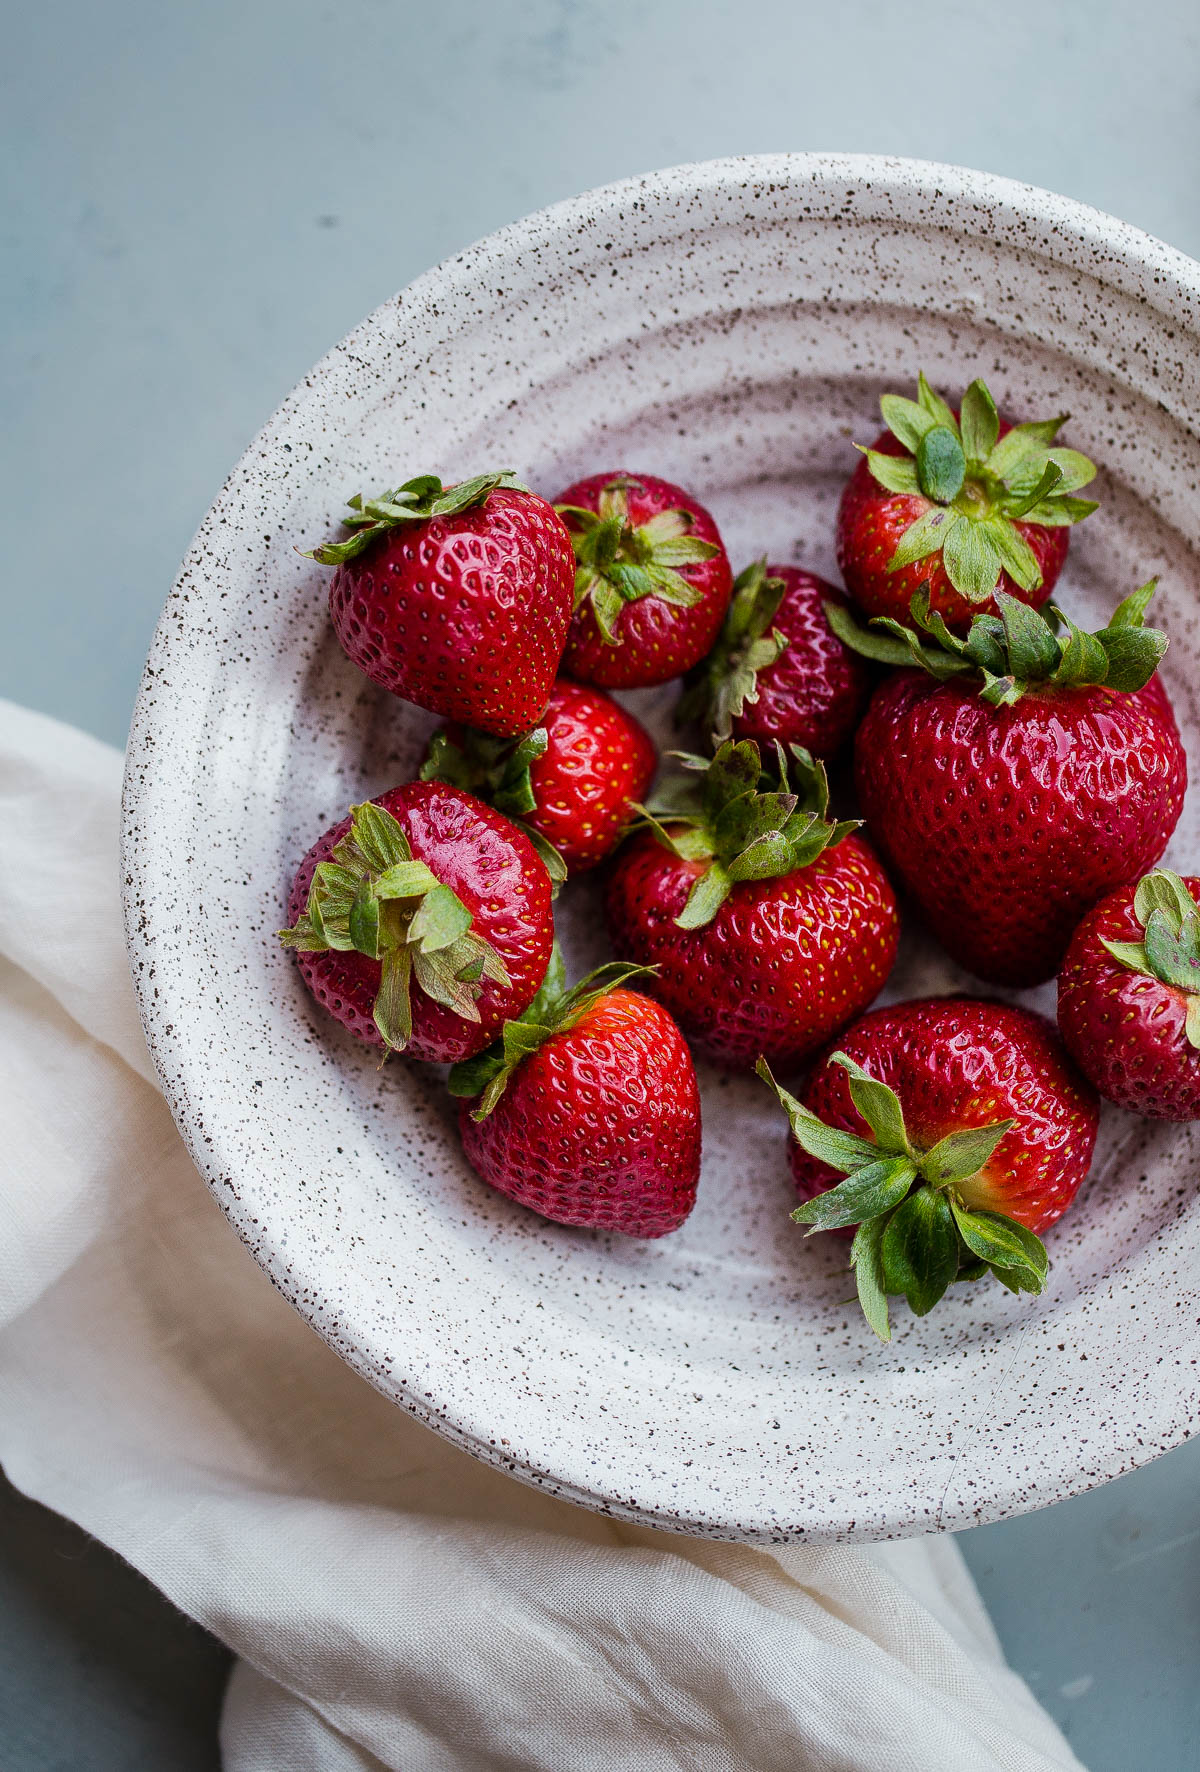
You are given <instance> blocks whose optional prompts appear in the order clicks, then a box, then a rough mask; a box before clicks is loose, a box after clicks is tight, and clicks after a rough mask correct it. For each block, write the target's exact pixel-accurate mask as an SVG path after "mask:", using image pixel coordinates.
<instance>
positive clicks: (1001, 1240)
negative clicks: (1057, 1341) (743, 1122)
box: [759, 997, 1099, 1341]
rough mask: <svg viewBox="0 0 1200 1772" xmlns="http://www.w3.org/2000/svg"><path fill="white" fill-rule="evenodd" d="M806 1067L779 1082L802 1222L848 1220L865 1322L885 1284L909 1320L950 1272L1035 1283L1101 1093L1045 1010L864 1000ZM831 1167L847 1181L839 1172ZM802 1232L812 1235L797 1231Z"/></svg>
mask: <svg viewBox="0 0 1200 1772" xmlns="http://www.w3.org/2000/svg"><path fill="white" fill-rule="evenodd" d="M837 1045H838V1050H837V1051H836V1052H834V1053H832V1054H827V1055H826V1057H825V1058H824V1059H823V1060H822V1062H821V1064H820V1065H819V1066H818V1067H817V1069H816V1070H815V1071H814V1073H813V1074H812V1076H811V1077H810V1078H809V1080H808V1083H807V1084H806V1086H805V1089H804V1096H803V1101H802V1102H801V1101H797V1100H796V1098H795V1097H794V1096H792V1095H789V1094H788V1093H787V1091H786V1090H783V1089H780V1088H779V1086H778V1084H776V1082H775V1080H774V1078H773V1077H772V1076H771V1073H770V1071H769V1069H768V1068H767V1066H766V1065H765V1064H762V1065H760V1066H759V1075H760V1076H762V1077H763V1078H764V1079H765V1080H766V1081H767V1082H768V1083H770V1084H771V1086H772V1087H773V1088H774V1089H775V1091H776V1094H777V1095H778V1096H779V1099H780V1101H781V1102H782V1104H783V1107H784V1108H785V1110H786V1111H787V1114H788V1118H789V1120H790V1122H791V1128H792V1135H793V1138H794V1139H795V1141H796V1142H795V1144H794V1145H793V1147H792V1150H791V1166H792V1175H793V1177H794V1179H795V1182H796V1186H797V1189H798V1190H799V1192H800V1194H801V1195H802V1196H803V1198H804V1201H805V1204H804V1205H803V1206H801V1207H799V1208H798V1209H797V1210H796V1211H795V1212H794V1213H793V1214H792V1217H793V1218H795V1219H796V1220H797V1221H798V1222H799V1223H801V1224H807V1225H810V1226H811V1227H812V1230H813V1231H818V1230H841V1229H843V1228H846V1227H848V1226H851V1225H854V1226H857V1227H858V1228H857V1230H856V1231H855V1236H854V1243H853V1247H852V1249H851V1253H850V1260H851V1264H852V1265H853V1268H854V1271H855V1275H856V1277H857V1280H858V1295H859V1299H860V1300H861V1302H862V1307H863V1312H864V1314H865V1316H866V1318H867V1321H868V1322H869V1323H870V1325H871V1327H872V1329H874V1330H875V1333H876V1334H877V1335H878V1336H879V1337H880V1338H881V1340H883V1341H887V1340H888V1339H889V1337H890V1334H891V1330H890V1326H889V1323H888V1304H887V1300H888V1295H889V1294H891V1295H900V1294H902V1295H903V1296H904V1297H906V1298H907V1299H908V1302H909V1305H910V1306H911V1308H912V1309H913V1310H914V1311H915V1312H916V1313H917V1315H918V1316H922V1317H923V1316H924V1315H925V1313H926V1312H927V1311H930V1310H932V1309H933V1306H934V1305H935V1304H936V1303H937V1301H938V1299H939V1298H940V1297H941V1296H942V1294H943V1293H944V1292H945V1290H946V1288H947V1287H948V1286H949V1285H951V1284H952V1283H953V1282H954V1281H956V1280H974V1279H979V1278H981V1277H982V1275H983V1274H985V1273H986V1272H988V1271H989V1270H990V1271H991V1272H992V1273H994V1274H995V1275H996V1276H997V1278H998V1279H1000V1280H1002V1281H1003V1283H1004V1284H1005V1285H1006V1286H1007V1287H1008V1288H1009V1290H1010V1291H1013V1292H1041V1291H1042V1290H1043V1288H1044V1286H1045V1283H1046V1271H1047V1265H1048V1264H1047V1259H1046V1251H1045V1249H1044V1248H1043V1247H1042V1244H1041V1242H1040V1240H1039V1238H1038V1236H1037V1232H1039V1231H1043V1230H1045V1229H1046V1228H1047V1226H1049V1225H1052V1224H1053V1223H1054V1222H1055V1221H1056V1220H1057V1219H1059V1218H1061V1217H1062V1215H1063V1213H1064V1212H1065V1211H1066V1210H1067V1207H1068V1206H1069V1205H1070V1204H1071V1202H1072V1200H1073V1199H1074V1198H1075V1195H1076V1193H1077V1192H1078V1190H1079V1186H1080V1183H1081V1182H1082V1181H1083V1179H1084V1177H1085V1176H1086V1174H1087V1172H1088V1168H1089V1166H1090V1164H1091V1160H1092V1150H1093V1147H1094V1145H1095V1142H1096V1127H1097V1125H1098V1123H1099V1104H1098V1102H1097V1100H1096V1097H1095V1095H1094V1093H1093V1091H1092V1089H1091V1088H1090V1086H1089V1085H1088V1084H1087V1083H1086V1082H1085V1081H1084V1079H1083V1078H1082V1077H1081V1076H1079V1074H1078V1073H1077V1072H1076V1070H1075V1067H1074V1066H1073V1065H1072V1063H1071V1061H1070V1059H1069V1057H1068V1056H1067V1053H1066V1051H1065V1049H1064V1047H1063V1045H1062V1042H1061V1041H1060V1040H1059V1038H1058V1035H1057V1034H1056V1032H1055V1030H1054V1028H1053V1026H1052V1025H1051V1023H1050V1022H1048V1021H1047V1020H1046V1019H1045V1018H1044V1017H1043V1016H1040V1015H1035V1014H1033V1013H1032V1012H1031V1011H1030V1010H1028V1009H1017V1008H1013V1007H1010V1006H1009V1005H1007V1004H1004V1003H983V1002H979V1001H977V1000H976V999H974V998H970V997H940V998H929V999H927V1000H925V1001H923V1002H914V1003H897V1004H894V1005H893V1006H892V1007H891V1008H888V1009H876V1010H873V1011H872V1013H871V1014H870V1015H864V1016H863V1018H862V1020H861V1021H857V1022H855V1024H854V1026H853V1027H851V1028H848V1029H847V1030H846V1032H845V1033H844V1034H843V1035H842V1036H841V1038H840V1039H839V1040H838V1042H837ZM841 1176H844V1177H845V1180H839V1177H841ZM809 1234H810V1235H811V1234H812V1232H811V1231H810V1233H809Z"/></svg>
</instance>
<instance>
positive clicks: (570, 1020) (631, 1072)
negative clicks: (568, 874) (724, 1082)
mask: <svg viewBox="0 0 1200 1772" xmlns="http://www.w3.org/2000/svg"><path fill="white" fill-rule="evenodd" d="M639 970H640V968H638V967H636V966H626V965H622V964H620V963H619V962H618V963H614V964H612V965H609V966H602V967H601V968H600V970H599V971H598V972H593V973H592V974H591V975H590V977H588V978H585V979H583V980H582V982H581V983H579V984H577V985H576V986H575V988H574V989H573V990H570V991H568V990H566V989H565V988H564V978H563V972H562V962H561V960H560V959H559V958H558V956H557V950H556V954H555V959H554V960H553V961H552V962H551V969H550V972H549V973H548V974H547V977H546V983H545V985H544V986H543V987H542V990H541V991H540V993H539V994H538V996H537V998H536V999H535V1000H534V1002H533V1003H532V1004H531V1005H530V1007H529V1008H528V1009H527V1010H526V1012H525V1014H524V1015H523V1016H522V1017H521V1018H520V1019H519V1020H516V1021H510V1022H509V1023H508V1024H507V1025H506V1027H505V1029H504V1035H503V1039H502V1040H501V1041H500V1042H499V1043H498V1044H497V1045H496V1046H494V1047H493V1048H492V1049H491V1050H490V1051H488V1052H485V1053H483V1054H482V1055H481V1056H480V1057H479V1058H474V1059H471V1060H470V1061H469V1062H468V1063H466V1064H462V1065H456V1066H455V1068H454V1070H453V1071H451V1073H450V1088H451V1090H452V1092H453V1093H454V1094H456V1095H459V1096H462V1097H464V1098H466V1099H464V1100H463V1102H462V1105H461V1107H460V1109H459V1127H460V1130H461V1133H462V1141H463V1148H464V1150H465V1151H466V1153H467V1157H468V1159H469V1161H470V1163H471V1165H472V1167H473V1168H474V1169H475V1170H476V1172H477V1173H478V1174H479V1175H481V1176H482V1177H483V1179H484V1181H486V1182H487V1183H488V1184H489V1185H490V1186H491V1187H494V1188H497V1189H498V1190H499V1191H500V1193H502V1194H507V1195H508V1197H509V1199H510V1200H516V1201H518V1202H519V1203H520V1204H521V1205H522V1206H530V1207H532V1208H533V1210H534V1211H535V1212H540V1213H541V1214H542V1216H543V1217H544V1218H552V1219H554V1220H555V1222H556V1223H558V1224H575V1225H586V1226H588V1227H589V1228H590V1229H593V1230H607V1231H623V1232H624V1233H625V1235H626V1236H630V1237H662V1236H665V1235H666V1233H667V1232H668V1231H673V1230H678V1228H679V1226H680V1225H681V1224H682V1223H683V1221H684V1219H685V1218H686V1217H687V1215H688V1213H689V1212H690V1211H691V1209H692V1207H693V1206H694V1205H695V1202H696V1183H697V1181H698V1180H699V1176H700V1094H699V1091H698V1089H697V1087H696V1073H695V1070H694V1068H693V1066H692V1058H691V1054H690V1052H689V1051H688V1049H687V1046H686V1044H685V1043H684V1040H683V1036H682V1035H681V1034H680V1032H679V1029H678V1028H677V1027H676V1025H675V1023H674V1022H673V1021H672V1020H671V1017H670V1016H669V1015H668V1014H667V1012H666V1010H665V1009H663V1008H661V1007H660V1006H659V1005H658V1004H657V1003H654V1002H652V1001H651V1000H650V998H649V997H643V996H641V995H639V994H638V992H636V991H630V990H625V989H623V988H622V987H623V985H624V984H625V982H626V981H628V980H629V979H630V978H632V977H634V976H636V975H637V974H638V972H639Z"/></svg>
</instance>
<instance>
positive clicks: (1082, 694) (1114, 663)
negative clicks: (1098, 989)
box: [830, 582, 1187, 985]
mask: <svg viewBox="0 0 1200 1772" xmlns="http://www.w3.org/2000/svg"><path fill="white" fill-rule="evenodd" d="M1153 591H1154V585H1153V582H1151V583H1150V584H1148V585H1144V586H1143V587H1142V589H1141V590H1139V591H1135V592H1134V594H1133V595H1132V596H1131V597H1128V598H1126V600H1125V602H1124V603H1122V604H1121V606H1120V608H1119V609H1117V611H1116V612H1115V614H1114V615H1113V617H1112V619H1111V621H1110V623H1109V625H1108V627H1107V628H1105V629H1104V630H1103V632H1101V633H1099V634H1085V633H1082V632H1081V631H1080V629H1078V628H1077V627H1075V626H1074V624H1073V623H1072V622H1070V621H1068V620H1067V619H1066V617H1064V616H1061V615H1060V614H1059V612H1058V611H1054V616H1055V619H1056V620H1060V621H1062V623H1063V624H1064V626H1065V630H1066V631H1065V634H1057V633H1056V632H1055V631H1054V628H1053V627H1052V626H1051V625H1050V623H1049V622H1048V621H1047V620H1046V619H1045V617H1044V616H1042V615H1040V614H1037V613H1036V612H1035V611H1033V610H1031V609H1029V608H1028V607H1027V606H1026V605H1025V604H1024V603H1019V602H1018V601H1017V600H1016V599H1015V598H1013V597H1010V596H1008V595H1007V594H1006V593H1005V592H1003V591H999V592H997V596H996V600H997V603H998V604H999V608H1000V614H999V616H998V617H997V616H989V615H981V616H976V617H975V620H974V621H973V622H972V624H971V632H970V636H969V638H968V639H967V640H966V641H965V642H964V641H963V640H961V639H958V638H956V637H955V636H954V635H952V634H950V633H949V632H948V630H947V629H946V627H945V626H944V624H943V623H942V622H941V620H940V618H939V617H938V616H936V615H931V614H930V612H929V603H928V599H927V598H924V597H922V596H920V595H918V596H917V597H915V598H914V599H913V619H914V622H915V623H916V629H917V630H919V631H914V630H913V629H910V628H904V627H902V626H901V625H900V624H899V623H896V622H891V621H887V620H884V621H881V622H878V623H876V627H877V628H879V629H882V630H883V632H879V633H864V632H861V631H860V632H859V633H858V636H857V639H856V638H855V634H854V630H853V628H852V627H851V626H850V625H846V624H843V622H842V620H841V617H840V616H839V614H838V612H837V611H836V610H832V611H831V617H830V619H831V620H832V621H834V622H835V624H836V625H837V626H838V627H839V630H840V631H841V632H842V634H843V637H844V638H847V639H848V640H850V641H851V643H854V644H858V645H861V646H862V648H863V649H864V650H865V651H868V652H869V653H870V654H871V655H872V656H873V657H875V658H877V659H880V660H881V661H882V662H884V663H891V664H899V663H902V662H908V663H914V662H915V663H917V664H919V665H920V666H922V667H923V669H920V670H900V671H898V672H896V673H895V674H894V675H893V676H892V677H890V678H889V679H888V680H887V681H885V682H884V683H882V684H881V685H880V687H879V688H878V689H877V690H876V692H875V695H874V697H873V699H872V701H871V705H870V707H869V708H868V710H867V713H866V717H865V718H864V720H863V722H862V724H861V726H860V727H859V729H858V734H857V737H856V740H855V774H856V780H857V784H858V794H859V800H860V803H861V806H862V810H863V812H864V813H865V815H866V819H867V825H868V828H869V830H870V832H871V835H872V837H873V838H874V840H875V842H876V843H877V844H878V846H879V850H880V853H881V854H882V855H883V857H884V860H885V861H886V862H887V863H888V865H889V867H890V868H891V870H892V872H893V874H895V875H896V876H897V877H898V878H899V879H900V880H902V881H903V882H904V884H905V885H906V886H907V887H908V889H909V891H910V892H911V893H912V895H913V897H914V898H915V899H916V901H917V903H918V904H919V905H920V907H921V909H922V910H923V911H924V913H925V917H926V920H927V922H928V923H929V926H930V928H931V930H932V932H933V933H934V935H936V937H937V939H938V940H939V941H940V942H941V943H942V945H943V947H945V948H946V949H947V950H948V951H949V952H950V953H951V954H952V955H953V957H954V958H955V959H956V960H957V961H958V962H959V963H960V965H963V966H965V967H966V968H967V969H968V970H969V971H971V972H974V973H976V974H977V975H978V976H979V977H980V978H985V979H989V980H991V981H992V982H993V983H995V984H1007V985H1033V984H1038V983H1040V982H1041V981H1042V980H1043V979H1047V978H1050V977H1052V976H1053V974H1054V973H1055V972H1057V971H1058V967H1059V964H1060V962H1061V960H1062V957H1063V954H1064V953H1065V952H1066V947H1067V943H1068V941H1069V940H1070V938H1071V935H1072V932H1073V931H1074V929H1075V926H1076V924H1077V923H1078V922H1079V920H1080V918H1081V917H1082V916H1083V914H1084V912H1085V911H1087V910H1089V909H1090V908H1091V906H1092V905H1093V904H1095V902H1096V900H1097V899H1098V898H1102V897H1103V896H1104V894H1105V893H1107V892H1111V891H1112V890H1113V889H1114V888H1115V887H1117V886H1120V885H1123V884H1124V883H1125V882H1126V881H1129V880H1136V879H1137V878H1138V877H1139V876H1140V875H1141V874H1142V873H1143V872H1144V871H1145V870H1146V869H1147V868H1148V867H1151V866H1153V864H1154V863H1155V862H1156V861H1157V860H1158V858H1159V856H1160V855H1161V854H1162V852H1163V850H1164V849H1165V847H1166V844H1167V839H1168V838H1169V837H1170V835H1171V832H1172V831H1173V830H1174V828H1175V823H1176V821H1177V819H1178V817H1179V814H1180V811H1181V809H1182V806H1183V796H1184V790H1185V788H1186V785H1187V760H1186V758H1185V756H1184V751H1183V746H1182V744H1181V743H1180V740H1179V732H1178V729H1177V727H1176V725H1175V717H1174V715H1173V713H1172V711H1171V705H1170V702H1169V701H1168V700H1167V694H1166V691H1165V689H1164V688H1163V686H1162V683H1161V682H1160V680H1159V679H1158V677H1157V676H1155V670H1156V667H1157V665H1158V661H1159V659H1160V658H1161V657H1162V654H1163V652H1164V651H1165V649H1166V644H1167V641H1166V636H1165V635H1164V634H1160V633H1157V632H1155V631H1154V630H1153V629H1149V628H1146V627H1144V626H1143V621H1144V617H1145V613H1146V608H1147V606H1148V604H1149V601H1150V598H1151V596H1152V594H1153Z"/></svg>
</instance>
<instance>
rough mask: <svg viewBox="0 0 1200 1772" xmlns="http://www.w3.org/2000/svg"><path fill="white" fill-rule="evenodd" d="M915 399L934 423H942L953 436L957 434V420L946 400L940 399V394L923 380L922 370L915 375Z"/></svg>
mask: <svg viewBox="0 0 1200 1772" xmlns="http://www.w3.org/2000/svg"><path fill="white" fill-rule="evenodd" d="M917 400H918V402H919V404H920V405H921V406H922V407H923V408H924V410H925V411H926V412H927V413H928V414H929V416H930V418H932V420H933V422H934V424H935V425H944V426H945V428H946V429H947V430H948V431H952V432H953V433H954V435H955V436H957V435H958V420H957V419H956V418H955V416H954V414H953V413H952V412H951V410H950V408H949V407H948V406H947V404H946V402H945V401H944V400H943V399H942V397H941V395H940V394H935V393H934V391H933V389H932V388H931V387H930V385H929V383H928V382H927V381H926V380H925V375H924V372H923V371H922V372H921V374H919V375H918V376H917Z"/></svg>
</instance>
